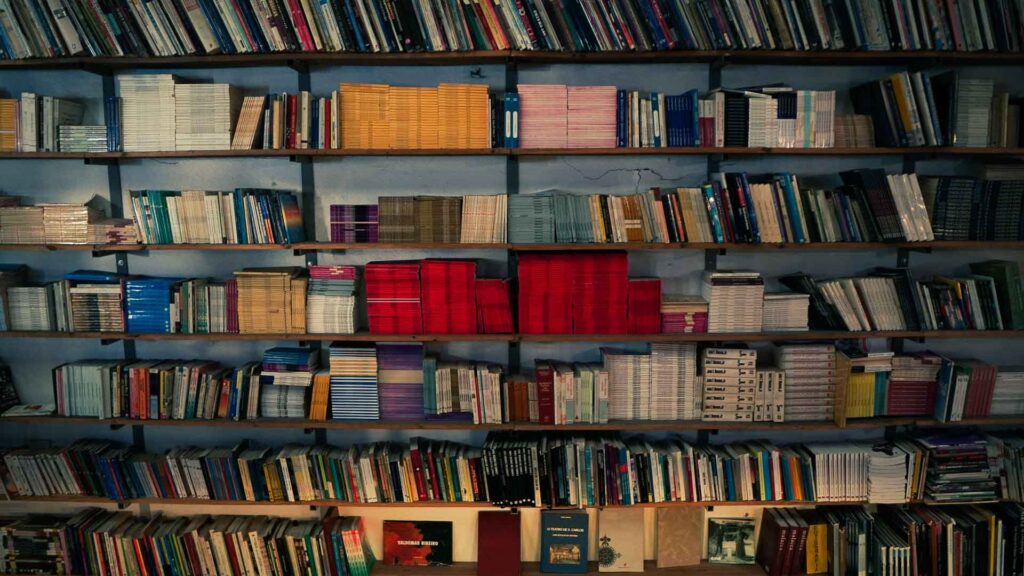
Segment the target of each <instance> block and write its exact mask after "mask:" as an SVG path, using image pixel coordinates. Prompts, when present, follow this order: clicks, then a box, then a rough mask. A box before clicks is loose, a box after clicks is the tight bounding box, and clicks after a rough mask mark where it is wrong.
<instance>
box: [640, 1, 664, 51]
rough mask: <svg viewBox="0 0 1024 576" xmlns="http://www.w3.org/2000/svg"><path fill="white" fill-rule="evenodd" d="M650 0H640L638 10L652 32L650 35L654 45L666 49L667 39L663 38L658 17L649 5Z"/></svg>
mask: <svg viewBox="0 0 1024 576" xmlns="http://www.w3.org/2000/svg"><path fill="white" fill-rule="evenodd" d="M652 1H653V0H640V1H639V4H640V10H641V11H642V12H643V13H644V18H646V19H647V24H648V26H649V30H650V31H651V32H652V34H651V36H652V37H653V39H654V45H655V46H657V47H658V48H660V49H662V50H668V39H667V38H665V34H664V33H663V32H662V30H661V26H660V25H658V18H657V17H656V16H655V15H654V8H653V7H652V6H651V2H652Z"/></svg>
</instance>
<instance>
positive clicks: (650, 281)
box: [627, 278, 661, 334]
mask: <svg viewBox="0 0 1024 576" xmlns="http://www.w3.org/2000/svg"><path fill="white" fill-rule="evenodd" d="M628 298H629V301H628V305H627V306H628V310H629V317H628V319H627V320H628V322H629V333H630V334H657V333H659V332H661V279H659V278H632V279H630V280H629V296H628Z"/></svg>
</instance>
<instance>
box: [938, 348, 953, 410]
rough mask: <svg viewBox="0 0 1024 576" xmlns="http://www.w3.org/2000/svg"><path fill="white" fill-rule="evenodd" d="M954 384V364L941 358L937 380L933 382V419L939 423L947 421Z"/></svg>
mask: <svg viewBox="0 0 1024 576" xmlns="http://www.w3.org/2000/svg"><path fill="white" fill-rule="evenodd" d="M955 382H956V364H954V362H953V361H952V360H950V359H948V358H943V360H942V368H940V369H939V375H938V378H936V382H935V414H934V416H935V419H936V420H939V421H940V422H946V421H947V420H949V407H950V402H951V401H952V398H953V394H952V390H953V385H954V383H955Z"/></svg>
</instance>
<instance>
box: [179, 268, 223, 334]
mask: <svg viewBox="0 0 1024 576" xmlns="http://www.w3.org/2000/svg"><path fill="white" fill-rule="evenodd" d="M237 284H238V283H237V282H236V281H235V280H228V281H226V282H210V281H208V280H206V279H190V280H183V281H181V282H180V283H177V284H174V285H172V286H171V300H173V301H174V302H175V315H174V317H173V321H172V323H171V331H172V332H181V333H183V334H214V333H224V332H230V333H237V332H238V287H237Z"/></svg>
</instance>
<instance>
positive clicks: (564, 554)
mask: <svg viewBox="0 0 1024 576" xmlns="http://www.w3.org/2000/svg"><path fill="white" fill-rule="evenodd" d="M588 524H589V521H588V518H587V512H586V511H585V510H545V511H543V512H541V514H540V571H541V572H553V573H562V574H584V573H586V571H587V557H588V554H589V542H590V537H589V535H588V532H587V530H588Z"/></svg>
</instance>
